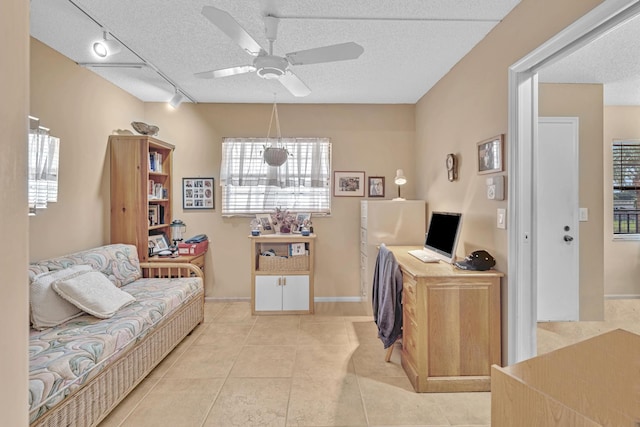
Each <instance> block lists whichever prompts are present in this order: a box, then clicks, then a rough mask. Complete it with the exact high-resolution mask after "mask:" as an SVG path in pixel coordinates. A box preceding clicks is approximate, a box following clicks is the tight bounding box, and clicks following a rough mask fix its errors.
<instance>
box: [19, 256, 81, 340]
mask: <svg viewBox="0 0 640 427" xmlns="http://www.w3.org/2000/svg"><path fill="white" fill-rule="evenodd" d="M89 270H91V266H90V265H74V266H72V267H69V268H65V269H63V270H55V271H49V272H46V273H40V274H38V275H36V276H35V277H34V278H33V281H32V282H31V285H29V303H30V305H31V324H32V325H33V327H34V328H35V329H46V328H51V327H53V326H57V325H59V324H61V323H63V322H66V321H67V320H69V319H73V318H74V317H78V316H80V315H81V314H82V310H80V309H78V307H76V306H74V305H73V304H71V303H69V302H67V301H65V300H63V299H62V298H60V297H59V296H58V294H57V293H56V292H55V291H54V290H53V288H52V287H51V284H52V283H53V282H55V281H56V280H59V279H63V278H66V277H70V276H73V275H75V274H79V273H81V272H83V271H89Z"/></svg>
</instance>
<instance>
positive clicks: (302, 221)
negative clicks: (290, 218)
mask: <svg viewBox="0 0 640 427" xmlns="http://www.w3.org/2000/svg"><path fill="white" fill-rule="evenodd" d="M309 222H311V214H310V213H297V214H296V223H297V224H296V225H294V226H293V230H291V231H292V232H293V233H296V234H300V233H301V232H302V227H304V226H308V224H309Z"/></svg>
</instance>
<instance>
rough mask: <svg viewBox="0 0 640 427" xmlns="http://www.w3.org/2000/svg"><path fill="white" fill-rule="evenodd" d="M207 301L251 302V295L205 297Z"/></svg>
mask: <svg viewBox="0 0 640 427" xmlns="http://www.w3.org/2000/svg"><path fill="white" fill-rule="evenodd" d="M204 300H205V301H211V302H245V301H246V302H250V301H251V298H250V297H204Z"/></svg>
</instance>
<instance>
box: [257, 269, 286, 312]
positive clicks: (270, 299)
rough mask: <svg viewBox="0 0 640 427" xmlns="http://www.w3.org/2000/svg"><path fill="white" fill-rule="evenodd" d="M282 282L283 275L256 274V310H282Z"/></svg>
mask: <svg viewBox="0 0 640 427" xmlns="http://www.w3.org/2000/svg"><path fill="white" fill-rule="evenodd" d="M281 284H282V277H281V276H256V285H255V286H256V290H255V292H256V294H255V304H256V308H255V309H256V311H280V310H282V286H281Z"/></svg>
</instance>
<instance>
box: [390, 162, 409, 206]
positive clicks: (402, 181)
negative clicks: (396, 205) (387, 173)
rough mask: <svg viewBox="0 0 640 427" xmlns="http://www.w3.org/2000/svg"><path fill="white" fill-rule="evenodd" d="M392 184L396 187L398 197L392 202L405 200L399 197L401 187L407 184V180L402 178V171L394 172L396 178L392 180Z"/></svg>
mask: <svg viewBox="0 0 640 427" xmlns="http://www.w3.org/2000/svg"><path fill="white" fill-rule="evenodd" d="M393 182H395V183H396V185H397V186H398V197H396V198H395V199H393V200H405V199H403V198H402V197H400V187H402V186H403V185H405V184H406V183H407V178H406V177H405V176H404V171H403V170H402V169H398V170H397V171H396V177H395V179H394V180H393Z"/></svg>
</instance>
